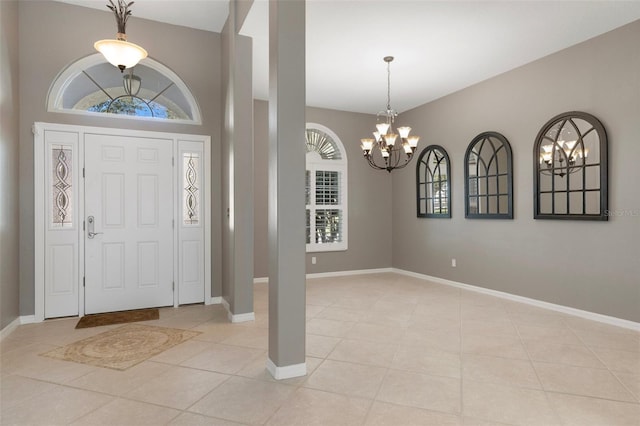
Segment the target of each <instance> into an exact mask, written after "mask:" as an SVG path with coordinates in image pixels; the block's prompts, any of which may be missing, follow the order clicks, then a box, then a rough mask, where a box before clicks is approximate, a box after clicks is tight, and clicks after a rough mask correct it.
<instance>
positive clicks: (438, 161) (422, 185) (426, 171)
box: [416, 145, 451, 217]
mask: <svg viewBox="0 0 640 426" xmlns="http://www.w3.org/2000/svg"><path fill="white" fill-rule="evenodd" d="M416 205H417V209H418V217H451V166H450V162H449V155H448V154H447V151H446V150H445V149H444V148H442V147H441V146H439V145H430V146H428V147H426V148H425V149H423V150H422V152H421V153H420V156H419V157H418V163H417V165H416Z"/></svg>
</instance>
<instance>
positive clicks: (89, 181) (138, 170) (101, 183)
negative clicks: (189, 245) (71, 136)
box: [84, 134, 175, 314]
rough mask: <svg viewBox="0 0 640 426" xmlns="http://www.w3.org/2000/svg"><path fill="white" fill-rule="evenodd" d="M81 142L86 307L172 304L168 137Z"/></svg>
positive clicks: (113, 308)
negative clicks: (82, 157)
mask: <svg viewBox="0 0 640 426" xmlns="http://www.w3.org/2000/svg"><path fill="white" fill-rule="evenodd" d="M84 142H85V147H84V153H85V226H86V232H85V233H84V237H85V280H86V281H85V313H87V314H92V313H98V312H110V311H121V310H128V309H138V308H148V307H157V306H170V305H173V303H174V300H173V281H174V273H173V272H174V265H173V262H174V260H173V259H174V256H173V250H174V247H173V244H174V241H173V221H174V211H175V209H174V201H173V200H174V199H175V197H174V193H173V191H174V188H173V187H174V185H173V181H174V179H173V165H172V161H173V160H172V156H173V154H172V152H173V141H172V140H171V139H152V138H144V137H131V136H117V135H105V134H85V139H84Z"/></svg>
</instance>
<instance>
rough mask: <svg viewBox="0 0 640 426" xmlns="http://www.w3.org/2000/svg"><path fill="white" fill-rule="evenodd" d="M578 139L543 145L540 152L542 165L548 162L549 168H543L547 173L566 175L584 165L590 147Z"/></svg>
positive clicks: (543, 171) (542, 170) (542, 171)
mask: <svg viewBox="0 0 640 426" xmlns="http://www.w3.org/2000/svg"><path fill="white" fill-rule="evenodd" d="M577 142H578V141H566V142H565V141H563V140H558V141H555V142H553V143H550V144H547V145H542V147H541V148H542V150H541V152H540V165H543V164H546V166H547V168H546V169H544V168H541V169H540V171H541V173H543V174H545V175H548V176H550V175H556V176H560V177H564V176H566V175H567V173H575V172H577V171H578V170H581V169H582V168H583V167H584V164H585V162H586V160H587V156H588V155H589V149H588V148H585V147H584V144H583V143H582V142H581V143H579V144H578V143H577Z"/></svg>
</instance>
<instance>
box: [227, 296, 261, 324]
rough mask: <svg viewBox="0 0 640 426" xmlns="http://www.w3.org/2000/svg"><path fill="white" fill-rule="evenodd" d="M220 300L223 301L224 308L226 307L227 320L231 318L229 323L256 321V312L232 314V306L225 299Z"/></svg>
mask: <svg viewBox="0 0 640 426" xmlns="http://www.w3.org/2000/svg"><path fill="white" fill-rule="evenodd" d="M220 299H221V301H222V302H221V303H222V306H224V308H225V309H226V310H227V318H229V321H231V322H232V323H239V322H247V321H255V319H256V314H255V312H246V313H244V314H234V313H232V312H231V306H230V305H229V302H227V301H226V300H225V298H224V297H221V298H220Z"/></svg>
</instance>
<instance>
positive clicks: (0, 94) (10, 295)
mask: <svg viewBox="0 0 640 426" xmlns="http://www.w3.org/2000/svg"><path fill="white" fill-rule="evenodd" d="M0 64H2V67H1V68H0V197H1V198H0V200H1V201H0V329H3V328H4V327H5V326H7V325H8V324H9V323H11V322H12V321H13V320H15V319H16V318H17V317H18V307H19V298H18V295H19V282H18V277H19V271H18V228H19V223H20V221H19V217H18V198H19V197H18V150H19V143H18V141H19V137H20V136H19V135H20V132H19V127H18V124H19V115H18V111H19V108H20V99H19V96H18V85H19V82H18V2H17V1H15V0H10V1H1V2H0Z"/></svg>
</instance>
